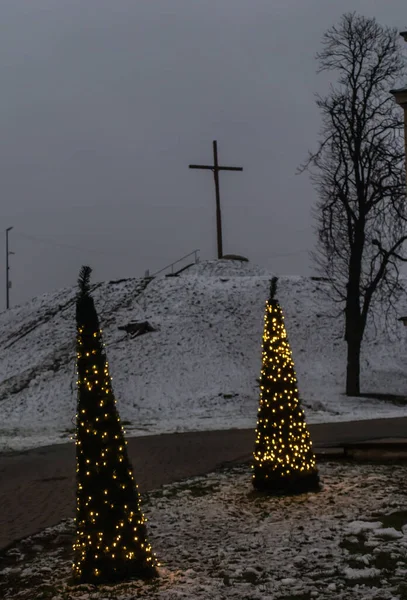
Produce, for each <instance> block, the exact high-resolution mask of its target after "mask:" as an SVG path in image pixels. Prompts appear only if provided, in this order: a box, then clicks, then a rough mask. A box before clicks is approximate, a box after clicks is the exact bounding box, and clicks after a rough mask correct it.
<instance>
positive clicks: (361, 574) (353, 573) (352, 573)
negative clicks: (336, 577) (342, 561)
mask: <svg viewBox="0 0 407 600" xmlns="http://www.w3.org/2000/svg"><path fill="white" fill-rule="evenodd" d="M344 573H345V577H346V579H373V578H374V577H379V576H380V571H379V569H375V568H373V567H371V568H366V569H352V568H350V567H347V568H346V569H344Z"/></svg>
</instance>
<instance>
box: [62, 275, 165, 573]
mask: <svg viewBox="0 0 407 600" xmlns="http://www.w3.org/2000/svg"><path fill="white" fill-rule="evenodd" d="M89 276H90V269H89V267H83V268H82V270H81V275H80V278H79V293H78V297H77V386H78V410H77V428H76V477H77V506H76V519H75V522H76V539H75V542H74V545H73V549H74V554H75V559H74V564H73V575H74V579H75V580H76V581H78V582H81V583H96V584H97V583H113V582H118V581H123V580H126V579H132V578H142V579H149V578H151V577H155V576H156V575H157V567H158V566H159V563H158V562H157V559H156V556H155V554H154V553H153V551H152V548H151V546H150V544H149V543H148V541H147V530H146V518H145V517H144V515H143V513H142V511H141V506H140V496H139V492H138V489H137V486H136V483H135V480H134V476H133V471H132V468H131V464H130V461H129V458H128V455H127V450H126V444H125V440H124V435H123V427H122V424H121V422H120V417H119V414H118V411H117V408H116V406H115V403H116V401H115V398H114V394H113V390H112V385H111V377H110V375H109V369H108V363H107V360H106V355H105V351H104V349H103V340H102V331H101V329H100V328H99V322H98V317H97V313H96V310H95V306H94V303H93V299H92V297H91V296H90V295H89ZM102 374H103V375H102ZM118 530H120V533H118Z"/></svg>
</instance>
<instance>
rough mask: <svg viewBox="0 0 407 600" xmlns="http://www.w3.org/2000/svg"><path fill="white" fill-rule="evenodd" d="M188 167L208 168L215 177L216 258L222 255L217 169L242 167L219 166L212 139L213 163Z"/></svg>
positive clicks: (214, 143)
mask: <svg viewBox="0 0 407 600" xmlns="http://www.w3.org/2000/svg"><path fill="white" fill-rule="evenodd" d="M189 168H190V169H210V170H211V171H212V172H213V176H214V179H215V193H216V230H217V236H218V258H222V256H223V246H222V216H221V212H220V195H219V171H243V169H242V167H220V166H219V163H218V145H217V143H216V140H214V141H213V165H189Z"/></svg>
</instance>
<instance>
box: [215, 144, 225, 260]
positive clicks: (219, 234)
mask: <svg viewBox="0 0 407 600" xmlns="http://www.w3.org/2000/svg"><path fill="white" fill-rule="evenodd" d="M213 164H214V167H215V168H214V169H213V177H214V179H215V194H216V234H217V241H218V258H222V256H223V240H222V213H221V211H220V192H219V163H218V144H217V142H216V140H213Z"/></svg>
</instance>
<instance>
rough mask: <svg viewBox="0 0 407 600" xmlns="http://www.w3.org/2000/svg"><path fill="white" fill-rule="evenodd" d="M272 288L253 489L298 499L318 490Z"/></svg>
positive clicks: (267, 311)
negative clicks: (290, 495)
mask: <svg viewBox="0 0 407 600" xmlns="http://www.w3.org/2000/svg"><path fill="white" fill-rule="evenodd" d="M276 287H277V278H276V277H274V278H273V280H272V282H271V286H270V298H269V300H268V302H267V305H266V312H265V316H264V333H263V351H262V369H261V376H260V406H259V410H258V421H257V429H256V443H255V450H254V453H253V456H254V464H253V485H254V487H255V488H256V489H258V490H263V491H267V492H268V493H271V494H296V493H302V492H307V491H311V490H318V489H319V479H318V471H317V467H316V463H315V455H314V453H313V451H312V442H311V439H310V435H309V431H308V428H307V425H306V423H305V420H304V413H303V411H302V408H301V406H300V400H299V395H298V388H297V377H296V374H295V371H294V362H293V359H292V354H291V349H290V345H289V343H288V339H287V333H286V329H285V326H284V316H283V313H282V310H281V307H280V305H279V303H278V301H277V300H276V299H275V298H274V296H275V292H276Z"/></svg>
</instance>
